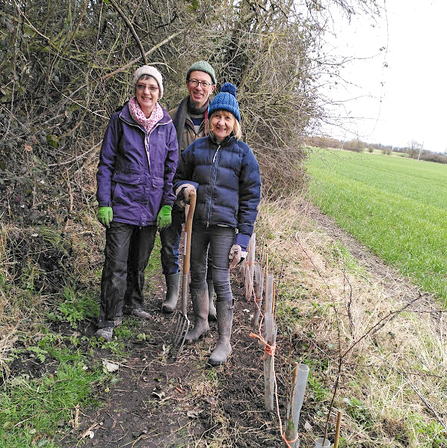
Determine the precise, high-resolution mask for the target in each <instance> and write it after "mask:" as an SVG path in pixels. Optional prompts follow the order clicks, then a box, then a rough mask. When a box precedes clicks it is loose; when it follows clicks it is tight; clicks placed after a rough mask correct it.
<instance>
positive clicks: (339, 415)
mask: <svg viewBox="0 0 447 448" xmlns="http://www.w3.org/2000/svg"><path fill="white" fill-rule="evenodd" d="M340 425H341V411H338V414H337V426H336V429H335V440H334V448H338V440H339V438H340Z"/></svg>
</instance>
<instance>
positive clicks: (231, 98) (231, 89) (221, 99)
mask: <svg viewBox="0 0 447 448" xmlns="http://www.w3.org/2000/svg"><path fill="white" fill-rule="evenodd" d="M216 110H226V111H228V112H231V113H232V114H233V115H234V116H235V117H236V120H237V121H239V122H240V121H241V114H240V112H239V104H238V103H237V100H236V86H235V85H233V84H231V83H230V82H226V83H225V84H224V85H223V86H222V88H221V89H220V92H219V94H218V95H216V96H215V97H214V99H213V101H211V104H210V107H209V109H208V116H209V117H211V115H212V114H213V112H215V111H216Z"/></svg>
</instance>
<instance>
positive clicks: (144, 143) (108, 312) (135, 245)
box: [96, 65, 178, 340]
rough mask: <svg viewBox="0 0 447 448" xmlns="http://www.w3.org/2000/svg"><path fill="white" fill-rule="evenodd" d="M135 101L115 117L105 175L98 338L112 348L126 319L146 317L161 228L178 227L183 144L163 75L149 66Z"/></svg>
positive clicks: (139, 73)
mask: <svg viewBox="0 0 447 448" xmlns="http://www.w3.org/2000/svg"><path fill="white" fill-rule="evenodd" d="M133 87H134V95H135V96H134V97H133V98H131V99H130V100H129V102H128V103H126V104H125V105H124V107H123V108H122V110H121V111H119V112H116V113H115V114H113V115H112V117H111V119H110V122H109V126H108V127H107V130H106V133H105V135H104V139H103V143H102V147H101V153H100V161H99V165H98V172H97V176H96V178H97V184H98V190H97V199H98V204H99V209H98V219H99V221H100V222H101V223H102V224H103V225H104V226H105V227H106V246H105V263H104V268H103V272H102V280H101V308H100V315H99V320H98V331H97V332H96V335H97V336H98V337H102V338H104V339H106V340H110V339H111V338H112V336H113V328H114V326H116V325H119V324H120V323H121V321H122V316H123V312H127V313H130V314H133V315H135V316H138V317H142V318H150V315H149V314H148V313H147V312H145V311H143V286H144V270H145V268H146V266H147V263H148V261H149V257H150V254H151V252H152V249H153V247H154V242H155V237H156V234H157V226H158V227H159V228H163V227H166V226H169V225H170V224H171V209H172V205H173V204H174V201H175V195H174V192H173V185H172V182H173V178H174V174H175V170H176V167H177V159H178V144H177V135H176V131H175V127H174V124H173V123H172V120H171V118H170V116H169V114H168V113H167V111H166V110H164V109H163V108H162V107H161V106H160V105H159V104H158V101H159V100H160V99H161V98H162V96H163V80H162V76H161V73H160V72H159V71H158V70H157V69H156V68H155V67H152V66H148V65H144V66H142V67H140V68H138V69H137V70H136V71H135V74H134V77H133Z"/></svg>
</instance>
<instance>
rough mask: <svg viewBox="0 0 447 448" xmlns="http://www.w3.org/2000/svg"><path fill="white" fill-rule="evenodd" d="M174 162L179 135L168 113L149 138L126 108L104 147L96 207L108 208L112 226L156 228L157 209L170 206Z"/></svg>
mask: <svg viewBox="0 0 447 448" xmlns="http://www.w3.org/2000/svg"><path fill="white" fill-rule="evenodd" d="M177 161H178V144H177V134H176V132H175V127H174V124H173V123H172V120H171V117H170V116H169V114H168V113H167V111H165V110H164V109H163V118H162V119H161V120H160V121H159V122H158V123H157V124H156V125H155V127H154V128H153V129H152V130H151V131H150V133H149V134H147V133H146V132H145V130H144V128H143V127H142V126H140V125H139V124H137V123H136V122H135V121H134V120H133V119H132V117H131V115H130V112H129V108H128V106H127V104H126V105H125V106H124V107H123V109H122V110H121V111H119V112H116V113H114V114H113V115H112V117H111V119H110V122H109V126H108V127H107V130H106V132H105V135H104V139H103V142H102V147H101V153H100V159H99V165H98V172H97V175H96V179H97V184H98V189H97V194H96V195H97V199H98V203H99V206H100V207H112V208H113V220H114V221H118V222H123V223H126V224H133V225H137V226H143V227H144V226H148V225H155V224H156V222H157V215H158V212H159V211H160V208H161V207H162V206H163V205H171V206H172V205H173V204H174V201H175V195H174V191H173V179H174V174H175V170H176V167H177Z"/></svg>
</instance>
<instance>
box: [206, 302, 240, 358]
mask: <svg viewBox="0 0 447 448" xmlns="http://www.w3.org/2000/svg"><path fill="white" fill-rule="evenodd" d="M216 307H217V324H218V327H219V339H218V340H217V345H216V348H215V349H214V351H213V353H211V356H210V360H209V363H210V364H211V365H212V366H218V365H220V364H223V363H225V361H226V360H227V358H228V356H229V354H230V353H231V344H230V338H231V328H232V326H233V310H234V300H228V301H225V302H217V304H216Z"/></svg>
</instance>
